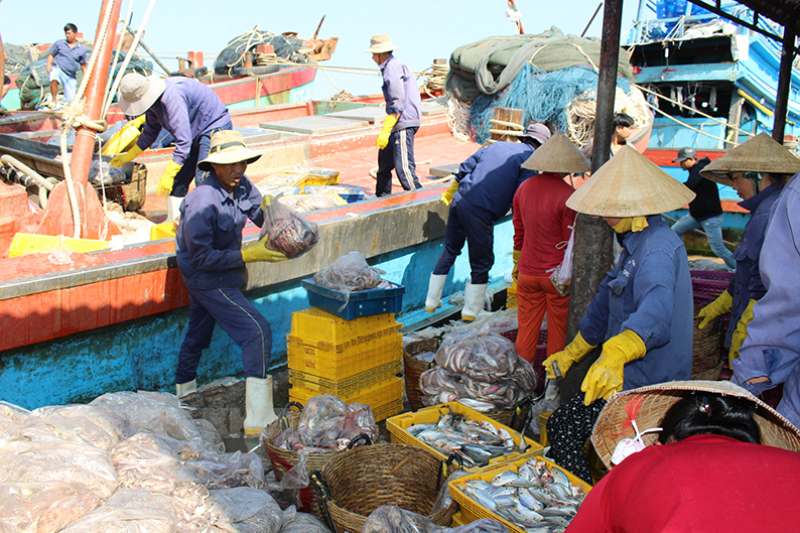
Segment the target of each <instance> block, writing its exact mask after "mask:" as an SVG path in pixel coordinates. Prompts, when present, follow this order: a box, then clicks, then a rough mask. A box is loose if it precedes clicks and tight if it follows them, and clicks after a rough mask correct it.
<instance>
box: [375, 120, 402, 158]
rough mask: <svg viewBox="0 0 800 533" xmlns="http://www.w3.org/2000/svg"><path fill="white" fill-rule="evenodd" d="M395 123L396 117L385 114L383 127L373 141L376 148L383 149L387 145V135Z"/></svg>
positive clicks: (390, 132)
mask: <svg viewBox="0 0 800 533" xmlns="http://www.w3.org/2000/svg"><path fill="white" fill-rule="evenodd" d="M395 124H397V119H396V118H395V117H394V116H392V115H386V120H384V121H383V129H382V130H381V132H380V133H379V134H378V139H377V140H376V141H375V145H376V146H377V147H378V150H383V149H384V148H386V147H387V146H388V145H389V135H391V134H392V128H394V125H395Z"/></svg>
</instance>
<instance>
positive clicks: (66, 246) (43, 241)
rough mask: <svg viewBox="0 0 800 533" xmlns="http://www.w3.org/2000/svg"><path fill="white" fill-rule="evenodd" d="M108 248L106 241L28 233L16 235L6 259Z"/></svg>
mask: <svg viewBox="0 0 800 533" xmlns="http://www.w3.org/2000/svg"><path fill="white" fill-rule="evenodd" d="M106 248H108V241H98V240H94V239H71V238H69V237H64V236H63V235H61V236H58V237H53V236H51V235H32V234H30V233H17V234H16V235H14V238H13V239H12V241H11V247H10V248H9V249H8V257H19V256H21V255H28V254H40V253H47V252H52V251H54V250H69V251H72V252H79V253H86V252H94V251H97V250H104V249H106Z"/></svg>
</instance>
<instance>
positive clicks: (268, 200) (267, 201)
mask: <svg viewBox="0 0 800 533" xmlns="http://www.w3.org/2000/svg"><path fill="white" fill-rule="evenodd" d="M274 199H275V197H274V196H272V195H269V194H265V195H264V197H263V198H262V199H261V210H262V211H266V210H267V207H268V206H269V204H271V203H272V200H274Z"/></svg>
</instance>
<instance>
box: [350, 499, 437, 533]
mask: <svg viewBox="0 0 800 533" xmlns="http://www.w3.org/2000/svg"><path fill="white" fill-rule="evenodd" d="M439 529H441V526H440V525H439V524H437V523H436V522H434V521H433V520H431V519H430V518H427V517H425V516H422V515H418V514H416V513H412V512H411V511H406V510H405V509H401V508H400V507H397V506H396V505H382V506H381V507H378V508H377V509H375V510H374V511H372V513H371V514H370V515H369V516H368V517H367V521H366V522H365V523H364V527H363V528H362V529H361V533H434V532H435V531H437V530H439Z"/></svg>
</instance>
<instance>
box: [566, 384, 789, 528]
mask: <svg viewBox="0 0 800 533" xmlns="http://www.w3.org/2000/svg"><path fill="white" fill-rule="evenodd" d="M592 444H594V447H595V450H596V451H597V454H598V456H599V457H600V458H601V459H602V460H603V462H604V463H605V464H606V466H607V467H608V468H611V471H610V472H609V473H608V474H607V475H605V476H604V477H603V479H601V480H600V482H599V483H597V485H595V486H594V487H593V488H592V490H591V492H590V493H589V494H588V495H587V496H586V498H585V499H584V501H583V503H581V507H580V510H579V511H578V514H577V515H576V516H575V518H574V519H573V520H572V522H571V523H570V527H569V531H576V532H598V533H600V532H602V533H608V532H622V531H725V532H726V533H738V532H748V533H749V532H751V531H775V532H779V531H780V532H783V531H793V530H795V529H796V528H797V502H798V500H800V484H798V483H797V480H798V479H799V478H800V477H799V476H800V454H799V453H798V452H800V431H798V430H797V428H796V427H794V426H792V425H791V424H790V423H789V422H788V421H787V420H786V419H785V418H783V417H782V416H781V415H780V414H778V413H777V412H775V411H774V410H773V409H772V408H771V407H769V406H768V405H767V404H765V403H764V402H762V401H761V400H759V399H758V398H756V397H755V396H753V395H752V394H750V393H748V392H747V391H745V390H744V389H742V388H741V387H738V386H736V385H734V384H733V383H730V382H727V381H684V382H681V381H673V382H669V383H663V384H657V385H652V386H649V387H643V388H639V389H633V390H628V391H624V392H621V393H619V394H615V395H614V396H612V397H611V399H610V400H609V401H608V403H607V404H606V405H605V407H604V408H603V411H602V412H601V413H600V416H599V417H598V419H597V424H595V427H594V431H593V432H592ZM614 465H616V466H614ZM612 466H613V468H612Z"/></svg>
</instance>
